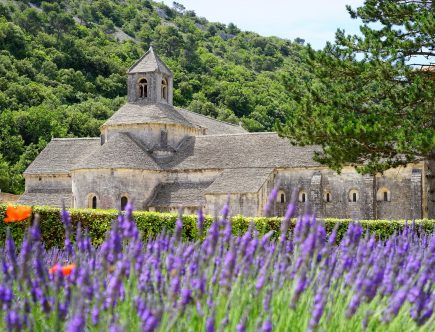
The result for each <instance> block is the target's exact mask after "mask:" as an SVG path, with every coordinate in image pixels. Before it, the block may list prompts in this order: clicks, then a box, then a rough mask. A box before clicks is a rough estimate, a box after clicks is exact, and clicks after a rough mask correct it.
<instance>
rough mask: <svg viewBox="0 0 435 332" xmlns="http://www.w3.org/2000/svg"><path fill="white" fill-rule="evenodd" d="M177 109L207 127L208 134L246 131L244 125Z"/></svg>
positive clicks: (189, 119) (194, 122) (196, 122)
mask: <svg viewBox="0 0 435 332" xmlns="http://www.w3.org/2000/svg"><path fill="white" fill-rule="evenodd" d="M177 111H178V112H179V113H180V114H181V115H182V116H183V117H184V118H185V119H187V120H188V121H189V122H190V123H192V124H194V125H197V126H200V127H204V128H207V135H219V134H239V133H246V130H245V129H243V128H242V127H240V126H237V125H234V124H231V123H228V122H224V121H219V120H216V119H213V118H211V117H208V116H205V115H202V114H198V113H195V112H191V111H188V110H185V109H181V108H177Z"/></svg>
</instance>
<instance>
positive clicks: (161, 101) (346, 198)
mask: <svg viewBox="0 0 435 332" xmlns="http://www.w3.org/2000/svg"><path fill="white" fill-rule="evenodd" d="M172 97H173V75H172V73H171V71H170V70H169V68H168V67H167V66H166V65H165V64H164V63H163V62H162V61H161V60H160V59H159V57H158V56H157V55H156V54H155V53H154V51H153V50H152V49H150V50H149V51H148V52H147V53H146V54H145V55H144V56H143V57H142V58H141V59H139V60H138V61H137V62H136V63H135V64H134V65H133V66H132V67H131V68H130V69H129V71H128V102H127V103H126V104H125V105H123V106H122V107H121V108H120V109H119V110H118V111H117V112H116V113H115V114H114V115H113V116H112V117H111V118H110V119H108V120H107V121H106V122H105V123H104V124H103V125H102V127H101V136H100V137H98V138H97V137H96V138H58V139H56V138H55V139H52V141H51V142H50V143H49V144H48V145H47V147H46V148H45V149H44V150H43V151H42V152H41V153H40V155H39V156H38V157H37V158H36V159H35V161H34V162H33V163H32V164H31V165H30V166H29V167H28V169H27V170H26V171H25V173H24V176H25V180H26V190H25V193H24V194H23V196H22V197H21V199H20V200H19V203H22V204H30V205H50V206H60V205H61V204H62V201H64V202H65V204H66V205H67V206H70V207H77V208H102V209H108V208H118V209H120V208H121V209H122V208H123V207H124V206H125V205H126V203H127V202H128V201H133V202H134V205H135V208H136V209H139V210H150V211H176V210H177V209H178V208H179V207H180V206H182V207H183V208H184V209H185V212H194V211H196V210H197V209H198V208H199V207H202V208H204V210H205V212H206V213H208V214H211V215H213V214H216V213H218V211H219V210H220V209H221V207H222V206H223V204H224V202H225V201H226V199H227V195H229V196H230V202H231V212H232V214H243V215H246V216H258V215H261V214H262V210H263V207H264V205H265V204H266V201H267V198H268V195H269V193H270V191H271V190H272V188H273V187H274V184H275V183H278V181H279V183H280V191H279V194H278V198H277V201H276V204H275V214H276V215H282V214H283V213H284V211H285V208H286V205H287V202H288V200H289V199H290V195H291V192H292V191H293V188H299V192H298V199H299V201H300V202H301V203H303V202H305V201H309V202H310V205H311V206H312V207H314V209H315V210H316V212H317V214H318V215H319V216H320V217H338V218H349V217H350V218H358V219H382V218H405V219H412V218H422V217H428V216H429V217H434V214H435V213H434V207H433V202H432V201H431V198H430V196H431V191H430V187H431V186H430V182H429V179H433V177H428V176H427V175H430V174H429V166H430V165H429V164H428V163H427V162H421V163H417V164H411V165H408V166H407V167H402V168H396V169H391V170H389V171H387V172H385V173H384V174H383V175H379V176H362V175H359V174H357V173H356V172H355V170H354V169H353V168H352V167H345V168H344V169H343V171H342V173H341V174H340V175H338V174H337V173H335V172H334V171H332V170H330V169H328V168H326V167H324V166H321V165H320V164H318V163H316V162H314V161H313V160H312V156H313V152H314V151H315V150H316V149H317V147H314V146H311V147H295V146H291V145H290V143H289V142H288V140H286V139H282V138H279V137H278V135H277V134H276V133H272V132H267V133H248V132H246V131H245V130H244V129H243V128H242V127H240V126H236V125H232V124H228V123H225V122H222V121H218V120H215V119H212V118H209V117H206V116H203V115H200V114H196V113H193V112H190V111H187V110H184V109H179V108H175V107H174V106H173V105H172ZM432 188H433V183H432ZM432 195H433V194H432ZM432 199H433V198H432ZM301 205H302V207H300V208H303V205H304V204H300V206H301Z"/></svg>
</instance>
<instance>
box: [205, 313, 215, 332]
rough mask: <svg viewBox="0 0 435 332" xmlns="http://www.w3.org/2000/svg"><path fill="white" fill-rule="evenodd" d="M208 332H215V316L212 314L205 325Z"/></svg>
mask: <svg viewBox="0 0 435 332" xmlns="http://www.w3.org/2000/svg"><path fill="white" fill-rule="evenodd" d="M205 331H206V332H214V314H211V315H210V316H209V317H208V318H207V321H206V323H205Z"/></svg>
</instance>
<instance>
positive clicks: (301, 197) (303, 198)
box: [299, 191, 307, 203]
mask: <svg viewBox="0 0 435 332" xmlns="http://www.w3.org/2000/svg"><path fill="white" fill-rule="evenodd" d="M306 201H307V194H306V193H305V191H301V192H299V202H301V203H305V202H306Z"/></svg>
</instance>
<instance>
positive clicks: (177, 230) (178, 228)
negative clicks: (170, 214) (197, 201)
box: [175, 208, 183, 242]
mask: <svg viewBox="0 0 435 332" xmlns="http://www.w3.org/2000/svg"><path fill="white" fill-rule="evenodd" d="M182 230H183V213H182V210H181V208H180V210H179V211H178V218H177V220H176V222H175V241H177V242H178V241H181V232H182Z"/></svg>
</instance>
